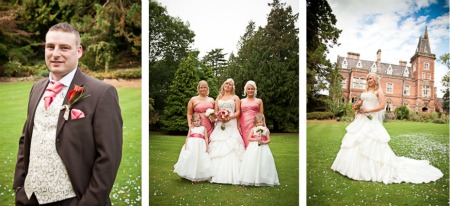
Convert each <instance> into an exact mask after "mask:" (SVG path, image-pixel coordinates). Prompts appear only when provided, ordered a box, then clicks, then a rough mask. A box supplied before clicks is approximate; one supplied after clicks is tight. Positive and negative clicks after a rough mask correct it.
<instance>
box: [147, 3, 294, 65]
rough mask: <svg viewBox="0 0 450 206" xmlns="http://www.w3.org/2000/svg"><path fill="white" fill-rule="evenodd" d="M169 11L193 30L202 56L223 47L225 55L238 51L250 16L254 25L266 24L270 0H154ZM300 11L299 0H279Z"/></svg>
mask: <svg viewBox="0 0 450 206" xmlns="http://www.w3.org/2000/svg"><path fill="white" fill-rule="evenodd" d="M156 1H157V2H159V3H160V4H161V5H162V6H164V7H166V9H167V11H168V14H169V15H170V16H172V17H179V18H180V19H181V20H182V21H183V22H185V23H186V22H188V23H189V25H190V29H191V30H192V31H194V33H195V42H194V45H193V48H194V49H198V50H199V51H200V57H203V56H204V55H205V54H206V53H207V52H209V51H211V50H212V49H216V48H222V49H223V53H226V54H227V55H226V56H227V58H228V56H229V54H230V53H231V52H234V54H236V53H237V47H236V45H237V43H238V41H239V39H240V37H241V36H242V35H244V33H245V28H246V27H247V25H248V23H249V22H250V20H252V21H254V22H255V25H256V28H258V27H259V26H261V27H264V26H265V25H266V24H267V16H268V15H269V12H270V8H271V7H270V6H269V5H268V3H272V0H182V1H180V0H156ZM280 2H281V3H286V6H287V5H290V6H291V7H292V11H293V13H294V14H297V13H299V2H298V0H280Z"/></svg>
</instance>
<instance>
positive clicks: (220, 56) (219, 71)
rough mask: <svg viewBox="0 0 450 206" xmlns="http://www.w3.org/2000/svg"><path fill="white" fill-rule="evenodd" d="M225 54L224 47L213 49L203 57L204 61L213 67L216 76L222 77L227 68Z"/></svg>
mask: <svg viewBox="0 0 450 206" xmlns="http://www.w3.org/2000/svg"><path fill="white" fill-rule="evenodd" d="M225 55H227V54H224V53H223V49H212V50H211V51H210V52H208V53H207V54H206V55H205V56H204V57H203V59H202V63H203V64H205V65H208V66H209V67H211V69H212V72H213V74H214V76H216V77H220V76H222V75H223V73H224V71H225V69H226V68H227V60H226V59H225Z"/></svg>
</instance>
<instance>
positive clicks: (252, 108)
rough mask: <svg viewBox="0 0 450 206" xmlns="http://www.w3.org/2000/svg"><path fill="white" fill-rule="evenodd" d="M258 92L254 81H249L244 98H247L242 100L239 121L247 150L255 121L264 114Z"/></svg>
mask: <svg viewBox="0 0 450 206" xmlns="http://www.w3.org/2000/svg"><path fill="white" fill-rule="evenodd" d="M257 91H258V90H257V89H256V83H255V82H254V81H252V80H250V81H248V82H247V83H246V84H245V86H244V96H247V97H246V98H244V99H242V100H241V118H240V119H239V126H240V129H241V134H242V139H243V140H244V144H245V148H247V145H248V140H247V136H248V133H249V132H250V130H251V129H252V128H253V127H255V125H254V123H253V120H254V118H255V116H256V114H258V113H261V114H264V105H263V101H262V100H261V99H259V98H256V94H257ZM265 125H266V124H265V122H264V126H265Z"/></svg>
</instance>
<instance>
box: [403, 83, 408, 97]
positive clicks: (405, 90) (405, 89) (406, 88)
mask: <svg viewBox="0 0 450 206" xmlns="http://www.w3.org/2000/svg"><path fill="white" fill-rule="evenodd" d="M403 95H405V96H409V85H406V84H405V87H404V90H403Z"/></svg>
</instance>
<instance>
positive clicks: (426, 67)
mask: <svg viewBox="0 0 450 206" xmlns="http://www.w3.org/2000/svg"><path fill="white" fill-rule="evenodd" d="M423 69H425V70H429V69H430V63H428V62H425V63H424V64H423Z"/></svg>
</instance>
